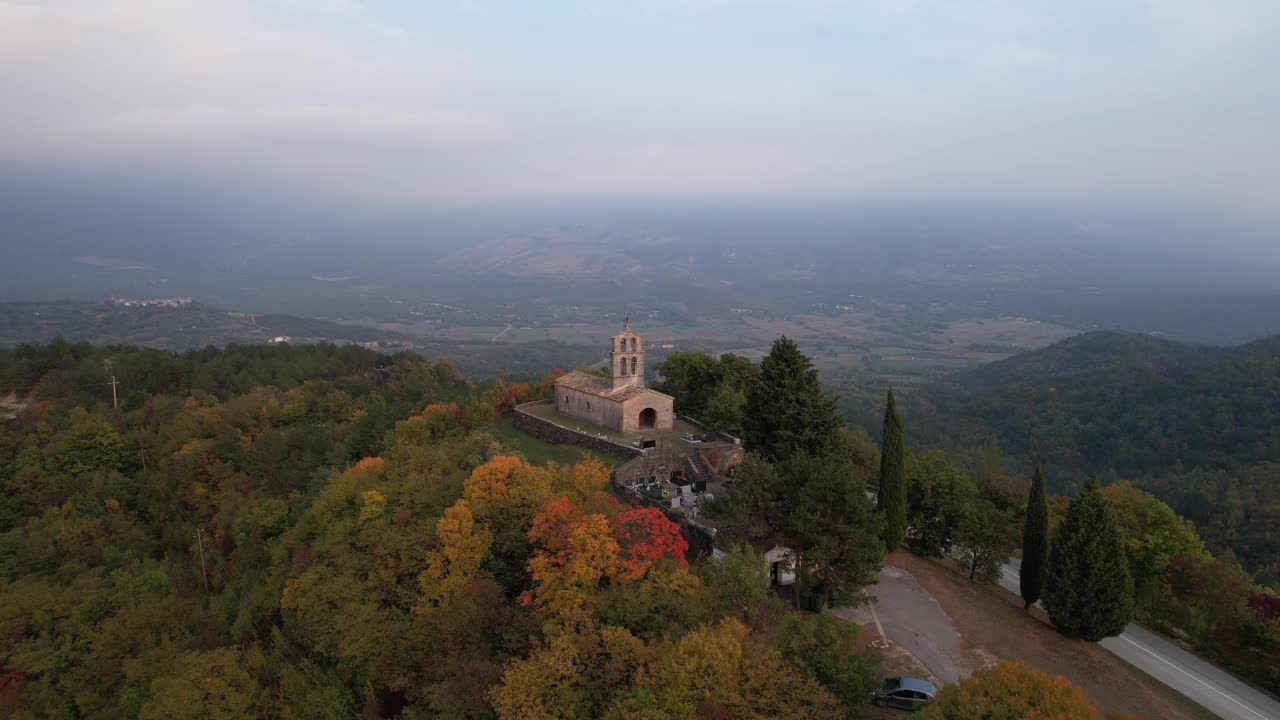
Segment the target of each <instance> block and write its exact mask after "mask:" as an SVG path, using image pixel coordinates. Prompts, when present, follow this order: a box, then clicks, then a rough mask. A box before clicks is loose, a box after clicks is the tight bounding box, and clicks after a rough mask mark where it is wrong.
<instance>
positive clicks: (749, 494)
mask: <svg viewBox="0 0 1280 720" xmlns="http://www.w3.org/2000/svg"><path fill="white" fill-rule="evenodd" d="M737 476H738V483H737V484H738V489H737V491H735V492H734V493H733V495H732V496H730V500H729V503H728V504H729V510H730V514H731V515H732V516H733V517H734V519H735V520H736V521H737V522H738V523H740V524H742V525H743V526H744V527H746V528H747V531H748V533H749V534H751V535H752V536H753V537H757V538H768V539H770V540H772V541H775V542H778V543H781V544H784V545H786V546H788V547H790V548H791V549H792V550H793V551H794V552H795V555H796V561H797V565H798V567H797V571H798V572H797V576H798V577H797V582H796V583H795V585H794V586H793V589H794V596H793V601H794V602H796V603H797V604H798V603H799V602H800V594H801V592H802V591H804V592H806V593H810V594H812V595H815V596H816V597H817V600H818V601H819V602H820V603H837V604H846V603H850V602H857V601H858V600H860V599H861V598H860V596H859V594H858V593H859V590H860V589H861V588H863V587H865V586H866V585H869V584H870V583H872V582H875V576H876V574H877V573H878V572H879V571H880V561H881V560H882V558H883V556H884V546H883V545H882V544H881V537H882V529H881V527H882V526H881V524H880V523H881V519H880V516H879V515H878V514H877V513H876V512H875V511H874V509H873V508H872V507H871V502H870V501H869V500H867V496H866V473H865V470H863V469H861V468H859V467H858V466H857V465H854V464H853V462H852V460H851V459H850V458H849V457H847V456H846V455H845V454H839V455H831V456H828V457H813V456H810V455H797V456H794V457H792V458H790V459H788V460H786V461H784V462H780V463H777V464H772V463H769V462H767V461H765V460H764V459H762V458H760V457H758V456H756V455H755V454H753V453H749V454H748V455H747V458H746V460H745V461H744V462H743V463H742V465H740V466H738V473H737ZM811 583H812V584H811Z"/></svg>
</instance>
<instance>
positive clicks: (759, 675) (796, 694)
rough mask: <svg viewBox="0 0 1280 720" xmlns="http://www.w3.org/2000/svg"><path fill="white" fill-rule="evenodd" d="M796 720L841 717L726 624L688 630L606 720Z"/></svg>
mask: <svg viewBox="0 0 1280 720" xmlns="http://www.w3.org/2000/svg"><path fill="white" fill-rule="evenodd" d="M704 715H705V716H712V717H732V718H741V719H744V720H745V719H748V718H750V719H753V720H754V719H758V720H765V719H766V718H768V719H770V720H772V719H774V718H781V719H783V720H804V719H805V718H817V717H823V718H828V717H829V718H838V717H843V716H844V715H845V709H844V707H843V706H842V705H841V704H840V702H839V701H838V700H837V699H836V698H835V697H834V696H832V695H831V693H830V692H828V691H827V690H826V689H825V688H823V687H822V686H821V685H820V684H818V682H817V681H816V680H814V679H813V678H810V677H806V676H804V675H801V674H800V673H798V672H796V671H795V670H794V669H793V668H791V667H790V666H789V665H787V664H786V662H785V661H784V660H783V659H782V656H781V655H780V654H779V653H778V651H777V650H774V649H772V648H769V647H767V646H765V645H763V644H759V643H756V642H754V641H752V640H751V639H750V638H749V637H748V631H747V628H746V627H745V626H743V625H742V624H741V623H739V622H738V621H737V620H734V619H732V618H725V619H723V620H721V621H720V622H718V623H716V624H714V625H703V626H700V627H698V628H695V629H693V630H691V631H689V632H688V633H686V634H685V635H684V637H682V638H680V640H679V641H677V642H676V643H674V644H673V645H670V646H668V647H667V648H665V649H664V650H663V651H662V652H661V653H660V654H659V655H658V656H657V657H656V658H655V659H654V660H652V661H650V662H649V663H648V664H646V665H645V666H644V667H642V668H641V669H640V670H639V671H637V673H636V680H635V688H634V691H633V692H630V693H628V694H627V695H625V696H623V697H621V698H620V699H619V700H618V702H617V703H616V704H615V705H614V707H613V708H612V709H611V710H610V712H609V713H608V714H607V715H606V717H607V718H610V720H632V719H639V718H650V717H655V716H656V717H663V718H673V719H680V720H686V719H687V720H693V719H694V718H697V717H700V716H704Z"/></svg>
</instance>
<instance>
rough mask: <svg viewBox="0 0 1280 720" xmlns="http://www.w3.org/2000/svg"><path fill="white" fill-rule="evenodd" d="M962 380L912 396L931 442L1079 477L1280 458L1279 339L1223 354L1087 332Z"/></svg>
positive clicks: (918, 428) (921, 433) (919, 428)
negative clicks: (991, 447)
mask: <svg viewBox="0 0 1280 720" xmlns="http://www.w3.org/2000/svg"><path fill="white" fill-rule="evenodd" d="M957 381H958V382H957V384H958V385H959V386H960V387H959V389H957V388H956V387H955V386H954V385H953V386H951V387H949V388H948V387H935V388H932V389H931V390H929V391H926V392H924V393H921V394H919V395H917V397H915V398H912V405H913V406H912V407H910V408H909V409H910V410H913V412H910V413H909V414H911V415H914V416H915V417H914V418H912V419H910V420H908V423H909V424H911V425H913V426H914V428H915V430H914V432H915V433H916V434H917V437H919V438H920V440H921V441H923V442H924V443H926V444H933V445H950V446H971V445H974V444H978V443H982V442H986V441H989V440H992V439H994V440H998V441H999V443H1000V444H1001V446H1002V447H1003V448H1004V449H1005V450H1006V452H1008V453H1009V454H1010V455H1011V456H1012V457H1013V458H1014V459H1015V460H1016V461H1017V462H1018V463H1019V464H1021V465H1029V464H1031V463H1034V462H1040V463H1044V464H1046V465H1047V466H1051V467H1052V468H1054V472H1055V473H1056V474H1061V475H1066V476H1070V477H1076V478H1078V477H1081V476H1083V475H1086V474H1089V473H1102V474H1104V475H1106V474H1110V473H1114V474H1116V475H1118V476H1120V477H1150V476H1155V475H1160V474H1164V473H1169V472H1179V471H1181V470H1183V469H1192V468H1204V469H1213V470H1219V469H1232V468H1237V467H1241V466H1244V465H1248V464H1251V463H1257V462H1280V433H1277V432H1276V428H1277V427H1280V337H1270V338H1264V339H1260V340H1256V341H1254V342H1251V343H1248V344H1246V345H1241V346H1237V347H1232V348H1215V347H1206V346H1197V345H1186V344H1182V343H1175V342H1169V341H1166V340H1160V339H1157V338H1151V337H1145V336H1142V335H1133V334H1126V333H1086V334H1084V335H1080V336H1077V337H1073V338H1070V339H1067V340H1064V341H1062V342H1059V343H1056V344H1054V345H1051V346H1049V347H1047V348H1044V349H1042V350H1037V351H1034V352H1029V353H1024V354H1022V355H1017V356H1014V357H1012V358H1009V359H1006V360H1002V361H999V362H995V363H991V364H989V365H987V366H984V367H982V368H979V369H977V370H975V371H971V372H967V373H964V374H962V375H960V376H957Z"/></svg>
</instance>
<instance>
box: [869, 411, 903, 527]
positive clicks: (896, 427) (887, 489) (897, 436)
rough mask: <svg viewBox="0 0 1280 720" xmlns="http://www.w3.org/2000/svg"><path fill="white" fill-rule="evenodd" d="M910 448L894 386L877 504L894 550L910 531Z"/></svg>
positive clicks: (882, 447) (886, 417) (886, 416)
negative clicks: (904, 438)
mask: <svg viewBox="0 0 1280 720" xmlns="http://www.w3.org/2000/svg"><path fill="white" fill-rule="evenodd" d="M906 455H907V450H906V446H905V444H904V442H903V439H902V421H901V420H899V419H898V408H897V406H896V405H895V404H894V400H893V388H889V398H888V401H887V403H886V405H885V409H884V437H883V439H882V440H881V443H880V491H879V493H877V495H876V507H877V509H879V510H880V512H881V513H882V514H883V515H884V544H885V547H886V548H888V549H889V550H893V549H894V548H896V547H898V546H899V545H901V544H902V540H903V538H904V537H906V534H907V457H906Z"/></svg>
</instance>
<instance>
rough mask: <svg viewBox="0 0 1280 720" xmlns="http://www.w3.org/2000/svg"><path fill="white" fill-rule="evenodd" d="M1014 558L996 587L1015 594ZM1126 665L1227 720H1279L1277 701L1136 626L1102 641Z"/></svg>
mask: <svg viewBox="0 0 1280 720" xmlns="http://www.w3.org/2000/svg"><path fill="white" fill-rule="evenodd" d="M1019 569H1020V563H1019V561H1018V560H1016V559H1015V560H1012V561H1010V562H1009V563H1008V564H1007V565H1005V567H1004V568H1003V570H1004V572H1002V573H1001V577H1000V584H1001V585H1002V586H1003V587H1004V588H1005V589H1006V590H1008V591H1010V592H1012V593H1014V594H1017V593H1019V592H1020V591H1019V589H1018V579H1019V578H1018V570H1019ZM1100 644H1101V645H1102V647H1104V648H1106V649H1108V650H1110V651H1111V652H1112V653H1114V654H1115V655H1117V656H1119V657H1120V658H1122V659H1123V660H1125V661H1126V662H1128V663H1129V664H1130V665H1133V666H1135V667H1138V668H1141V669H1142V671H1143V672H1145V673H1147V674H1148V675H1150V676H1152V677H1154V678H1156V679H1157V680H1159V681H1160V682H1162V683H1164V684H1165V685H1168V686H1169V687H1171V688H1173V689H1174V690H1177V691H1178V692H1180V693H1182V694H1183V695H1186V696H1187V697H1189V698H1191V699H1192V700H1195V701H1196V702H1198V703H1200V704H1201V705H1203V706H1204V707H1205V708H1206V709H1207V710H1209V711H1210V712H1212V713H1213V714H1215V715H1217V716H1218V717H1220V718H1224V719H1225V720H1280V701H1278V700H1276V699H1275V698H1274V697H1271V696H1270V695H1267V694H1266V693H1264V692H1262V691H1260V690H1255V689H1254V688H1252V687H1250V686H1249V685H1246V684H1245V683H1244V682H1242V681H1240V680H1239V679H1237V678H1236V676H1234V675H1232V674H1231V673H1228V672H1225V671H1223V670H1220V669H1218V668H1216V667H1214V666H1213V665H1210V664H1209V663H1208V662H1206V661H1204V660H1202V659H1200V658H1199V657H1197V656H1196V655H1194V654H1192V653H1189V652H1187V651H1186V650H1183V649H1182V648H1181V647H1178V645H1177V644H1175V643H1174V642H1172V641H1170V640H1168V639H1167V638H1164V637H1162V636H1161V635H1158V634H1157V633H1154V632H1152V631H1150V630H1148V629H1146V628H1144V627H1142V626H1141V625H1138V624H1137V623H1132V624H1130V625H1129V627H1127V628H1125V630H1124V632H1123V633H1121V634H1120V635H1119V636H1117V637H1113V638H1107V639H1106V640H1103V641H1102V642H1101V643H1100Z"/></svg>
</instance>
